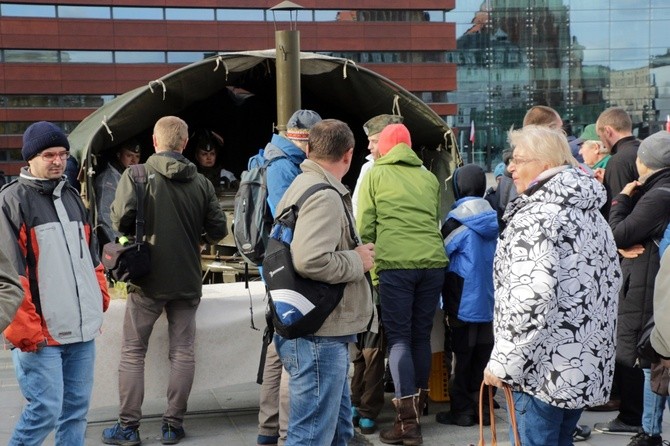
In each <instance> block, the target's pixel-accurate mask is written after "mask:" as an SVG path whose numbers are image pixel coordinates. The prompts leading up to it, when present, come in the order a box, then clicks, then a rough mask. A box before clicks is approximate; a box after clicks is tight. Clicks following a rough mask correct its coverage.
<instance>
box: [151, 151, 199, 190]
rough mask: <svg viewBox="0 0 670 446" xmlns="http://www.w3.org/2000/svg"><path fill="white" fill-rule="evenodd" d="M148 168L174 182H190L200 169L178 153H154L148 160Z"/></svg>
mask: <svg viewBox="0 0 670 446" xmlns="http://www.w3.org/2000/svg"><path fill="white" fill-rule="evenodd" d="M146 164H147V166H150V167H152V168H153V169H155V170H156V171H158V173H160V174H161V175H163V176H164V177H165V178H168V179H170V180H173V181H181V182H184V183H186V182H189V181H193V179H194V178H195V177H196V175H197V174H198V168H197V167H196V165H195V164H193V163H192V162H191V161H189V160H188V158H186V157H185V156H184V155H182V154H181V153H177V152H160V153H154V154H153V155H151V156H150V157H149V159H147V163H146Z"/></svg>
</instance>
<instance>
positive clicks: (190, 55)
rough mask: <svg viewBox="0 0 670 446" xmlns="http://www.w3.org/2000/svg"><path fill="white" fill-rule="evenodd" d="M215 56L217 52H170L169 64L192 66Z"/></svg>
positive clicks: (168, 55)
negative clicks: (191, 64)
mask: <svg viewBox="0 0 670 446" xmlns="http://www.w3.org/2000/svg"><path fill="white" fill-rule="evenodd" d="M215 54H216V52H215V51H211V52H210V51H207V52H202V51H168V53H167V63H178V64H190V63H193V62H197V61H199V60H202V59H205V58H207V57H210V56H213V55H215Z"/></svg>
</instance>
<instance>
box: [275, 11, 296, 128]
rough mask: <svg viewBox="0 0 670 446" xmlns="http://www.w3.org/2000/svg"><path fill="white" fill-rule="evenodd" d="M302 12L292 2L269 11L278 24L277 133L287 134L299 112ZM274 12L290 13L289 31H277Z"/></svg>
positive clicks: (276, 42) (276, 32) (276, 41)
mask: <svg viewBox="0 0 670 446" xmlns="http://www.w3.org/2000/svg"><path fill="white" fill-rule="evenodd" d="M300 9H303V7H302V6H300V5H298V4H296V3H293V2H290V1H284V2H281V3H279V4H278V5H276V6H273V7H272V8H270V10H271V11H272V18H273V21H274V24H275V49H276V70H277V72H276V76H277V130H278V131H285V130H286V123H287V122H288V120H289V118H290V117H291V115H292V114H293V112H295V111H296V110H299V109H300V98H301V91H300V31H298V30H297V22H298V10H300ZM275 11H288V13H289V29H288V30H277V21H276V19H275ZM294 11H295V18H294V17H293V12H294Z"/></svg>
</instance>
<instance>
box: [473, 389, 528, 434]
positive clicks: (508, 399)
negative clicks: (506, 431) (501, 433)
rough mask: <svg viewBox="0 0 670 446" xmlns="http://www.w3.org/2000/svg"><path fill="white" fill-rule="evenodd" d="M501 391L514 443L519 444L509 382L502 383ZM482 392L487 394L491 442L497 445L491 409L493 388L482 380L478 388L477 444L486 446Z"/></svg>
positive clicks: (494, 420) (494, 419) (493, 416)
mask: <svg viewBox="0 0 670 446" xmlns="http://www.w3.org/2000/svg"><path fill="white" fill-rule="evenodd" d="M502 390H503V392H504V393H505V401H506V402H507V410H508V413H509V422H510V425H511V428H512V431H513V432H514V445H515V446H521V438H520V437H519V429H518V427H517V423H516V411H515V410H514V398H513V397H512V388H511V387H510V385H509V384H503V387H502ZM484 393H487V394H488V402H489V414H490V417H491V444H492V445H493V446H497V444H498V438H497V434H496V418H495V414H494V411H493V388H492V387H491V386H487V385H486V384H484V381H482V385H481V387H480V389H479V443H478V445H479V446H486V440H485V439H484Z"/></svg>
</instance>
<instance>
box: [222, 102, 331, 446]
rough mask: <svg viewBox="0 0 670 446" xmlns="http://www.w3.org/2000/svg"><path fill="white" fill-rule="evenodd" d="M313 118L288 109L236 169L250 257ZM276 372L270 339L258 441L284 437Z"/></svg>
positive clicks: (240, 219)
mask: <svg viewBox="0 0 670 446" xmlns="http://www.w3.org/2000/svg"><path fill="white" fill-rule="evenodd" d="M319 121H321V116H319V114H318V113H316V112H314V111H312V110H298V111H296V112H295V113H293V115H292V116H291V118H290V119H289V120H288V122H287V123H286V132H282V133H280V134H277V135H273V136H272V139H271V140H270V142H269V143H268V144H267V145H266V146H265V149H264V150H261V151H260V153H258V154H257V155H255V156H253V157H252V158H251V159H250V160H249V169H248V170H247V171H245V172H243V173H242V176H241V181H240V187H239V189H238V193H237V196H236V197H235V220H234V225H233V235H234V238H235V243H236V245H237V247H238V249H239V250H240V253H241V254H242V255H243V256H244V257H245V259H246V260H247V261H251V263H254V264H257V265H260V263H261V262H262V261H263V256H264V255H265V249H266V247H267V238H268V235H269V233H270V227H271V226H272V221H273V220H274V216H275V210H276V207H277V203H279V200H280V199H281V198H282V196H283V195H284V192H285V191H286V189H288V187H289V186H290V185H291V183H292V182H293V180H294V179H295V177H297V176H298V174H300V163H302V162H303V161H304V160H305V159H306V158H307V155H306V151H307V140H308V138H309V132H310V130H311V128H312V127H313V126H314V125H315V124H316V123H318V122H319ZM245 244H246V245H248V246H246V247H245ZM266 331H267V329H266ZM266 335H267V336H271V334H267V333H266ZM281 376H282V363H281V361H280V360H279V356H277V351H276V349H275V347H274V344H270V345H268V348H267V355H266V358H265V363H264V365H263V371H262V384H261V392H260V402H259V405H260V410H259V412H258V438H257V444H259V445H276V444H278V442H279V441H280V440H281V441H283V440H284V439H285V438H286V428H287V424H288V401H287V400H288V383H287V382H284V383H282V384H283V389H284V391H283V395H284V396H283V397H281V398H280V390H279V389H280V383H281ZM284 381H287V379H286V378H285V379H284ZM280 400H281V404H280Z"/></svg>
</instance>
